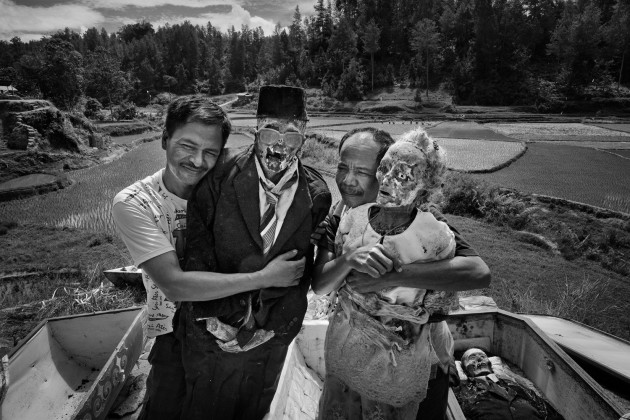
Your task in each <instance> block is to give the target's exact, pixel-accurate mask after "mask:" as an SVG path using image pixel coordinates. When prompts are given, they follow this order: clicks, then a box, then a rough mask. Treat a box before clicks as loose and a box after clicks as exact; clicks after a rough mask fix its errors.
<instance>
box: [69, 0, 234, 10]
mask: <svg viewBox="0 0 630 420" xmlns="http://www.w3.org/2000/svg"><path fill="white" fill-rule="evenodd" d="M80 3H81V4H84V5H86V6H89V7H94V8H101V9H123V8H125V7H127V6H135V7H158V6H185V7H196V8H201V7H206V6H215V5H220V4H226V3H227V4H230V3H234V1H233V0H80Z"/></svg>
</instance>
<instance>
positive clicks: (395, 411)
mask: <svg viewBox="0 0 630 420" xmlns="http://www.w3.org/2000/svg"><path fill="white" fill-rule="evenodd" d="M373 206H374V204H366V205H364V206H359V207H356V208H354V209H350V210H349V211H348V212H346V213H345V214H343V216H342V217H341V220H340V223H339V229H338V231H337V237H336V241H335V242H336V243H335V245H336V246H335V248H336V249H335V251H336V254H337V256H339V255H341V254H342V253H346V252H349V251H352V250H353V249H356V248H358V247H361V246H365V245H369V244H377V243H379V241H380V242H382V243H383V246H385V248H386V249H388V250H389V251H390V252H392V253H393V254H394V255H397V256H398V258H399V260H400V261H401V262H402V263H403V264H409V263H412V262H418V261H426V262H429V261H437V260H441V259H445V258H451V257H452V256H453V255H454V252H455V239H454V235H453V233H452V232H451V230H450V229H449V228H448V226H447V225H446V223H443V222H439V221H437V220H436V219H435V217H434V216H433V215H432V214H431V213H427V212H418V213H417V215H416V217H415V219H414V220H413V221H412V222H411V224H410V226H409V227H408V228H407V229H406V230H405V231H404V232H402V233H399V234H396V235H389V236H385V238H383V237H382V235H380V234H378V233H377V232H375V231H374V229H372V227H371V225H370V223H369V214H370V213H369V211H370V208H371V207H373ZM346 288H347V287H346ZM354 293H356V292H354ZM425 295H426V290H422V289H412V288H398V287H397V288H392V289H386V290H385V291H382V292H380V293H370V294H365V295H364V298H363V299H359V297H358V296H354V294H353V292H352V291H351V290H350V291H345V290H342V291H341V292H340V297H339V299H340V303H341V305H340V306H341V308H343V309H341V308H339V309H338V310H337V311H336V312H335V314H334V315H333V318H332V319H331V324H330V326H329V331H328V333H327V339H326V353H325V357H326V365H327V366H329V364H330V365H331V366H337V364H336V362H337V361H338V360H332V359H331V358H332V357H334V358H335V359H338V358H339V357H340V355H341V354H350V355H354V354H358V353H357V351H358V349H353V348H347V346H345V347H344V345H346V344H347V343H348V341H345V342H343V343H342V342H339V343H338V342H337V340H343V336H345V337H346V340H348V339H350V340H354V341H353V343H354V342H357V340H358V338H356V337H355V338H352V337H354V336H355V335H353V334H352V331H353V329H350V334H347V335H346V334H345V333H344V334H336V331H337V330H344V328H345V327H344V325H345V324H347V322H350V323H351V324H352V325H353V327H354V330H356V329H357V328H358V329H360V328H361V327H360V325H361V324H360V323H357V322H356V321H352V320H351V318H352V316H353V314H352V311H354V310H356V311H358V312H360V313H364V314H367V315H370V316H371V317H373V319H374V321H376V320H378V321H376V322H381V323H382V325H385V326H387V325H388V323H392V321H393V320H395V321H396V322H400V320H401V319H402V320H404V321H402V323H405V324H409V325H408V326H409V328H406V329H405V328H403V331H405V332H406V336H405V337H402V338H403V342H402V343H398V342H397V340H396V337H393V336H390V337H389V339H386V338H387V337H386V333H383V334H381V335H383V338H384V339H383V340H375V343H376V342H378V344H374V346H375V347H374V348H375V349H379V350H377V351H376V353H378V352H380V351H382V349H381V347H382V346H383V345H385V346H386V347H387V345H388V343H389V344H390V347H391V349H389V352H390V354H391V355H392V358H391V360H392V362H393V363H394V361H396V357H397V356H398V358H399V360H398V361H397V363H402V364H401V366H399V367H397V368H398V369H401V367H402V369H401V372H403V373H404V372H405V370H404V367H405V366H407V367H409V369H413V370H414V371H413V372H410V373H412V374H411V376H410V377H409V378H408V379H409V380H410V381H411V380H412V377H415V378H416V379H417V378H421V380H420V382H421V383H420V384H419V383H418V381H415V382H413V384H414V385H413V386H415V387H418V388H417V389H415V390H413V391H412V392H410V390H409V389H404V390H403V389H401V390H400V391H401V392H400V394H405V395H406V397H405V399H403V400H401V401H402V403H401V404H402V405H401V404H395V405H392V404H393V401H392V404H387V403H385V402H379V401H377V400H375V399H374V397H373V396H371V397H370V396H368V395H367V394H368V393H367V392H366V391H365V390H361V392H357V389H352V388H351V387H350V386H349V385H348V382H346V381H350V380H351V379H348V377H349V375H345V374H344V375H340V372H341V371H345V369H344V368H343V366H339V367H340V371H338V372H337V371H335V370H334V369H332V370H333V371H335V373H333V374H329V375H328V376H327V377H326V380H325V382H324V391H323V394H322V398H321V400H320V414H319V418H320V420H329V419H330V420H340V419H344V420H351V419H357V420H358V419H392V420H394V419H395V420H402V419H415V418H416V414H417V411H418V407H419V405H420V402H421V401H422V400H423V399H424V397H425V395H426V391H427V384H428V382H429V379H430V378H432V377H434V376H435V369H437V368H439V367H440V366H441V365H444V364H445V363H447V362H448V361H449V360H450V357H451V354H452V348H453V340H452V337H451V336H450V334H449V333H448V328H446V329H445V328H444V326H445V325H443V324H444V323H443V322H442V323H437V324H430V325H427V324H425V323H426V321H427V320H428V313H427V312H426V311H425V309H424V307H423V300H424V298H425ZM344 299H345V300H344ZM346 300H347V302H346ZM384 308H385V309H384ZM344 310H345V311H346V312H350V313H347V314H345V315H344ZM397 312H400V314H397ZM396 317H398V318H396ZM346 318H348V320H347V321H346ZM375 328H376V326H374V328H373V329H372V330H374V329H375ZM368 335H370V336H373V335H374V331H367V330H366V336H368ZM351 336H352V337H351ZM348 337H351V338H348ZM329 338H331V339H330V340H329ZM434 341H435V343H434ZM416 344H419V346H416V347H414V345H416ZM340 346H341V347H343V352H342V353H339V352H338V351H336V350H338V349H339V348H341V347H340ZM396 347H398V348H401V349H402V352H401V351H398V352H397V350H396ZM368 353H369V352H368ZM361 354H363V353H361ZM366 354H367V353H366ZM409 356H415V357H418V358H421V359H422V360H412V359H409ZM401 357H402V358H403V359H400V358H401ZM404 358H407V361H405V360H404ZM344 373H345V372H344ZM350 374H352V373H350ZM333 375H335V376H333ZM340 376H344V377H346V379H345V380H342V379H340ZM376 376H378V374H376ZM385 379H391V378H385ZM375 391H376V390H375ZM403 391H404V392H403ZM416 391H417V392H416ZM413 392H416V396H417V398H415V399H412V400H408V398H409V397H410V396H411V394H413ZM375 395H376V394H375ZM395 395H396V391H395V390H393V393H392V396H395ZM383 396H384V394H383ZM383 400H384V399H381V400H380V401H383ZM404 401H408V402H407V403H404Z"/></svg>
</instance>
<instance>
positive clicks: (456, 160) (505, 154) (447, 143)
mask: <svg viewBox="0 0 630 420" xmlns="http://www.w3.org/2000/svg"><path fill="white" fill-rule="evenodd" d="M437 142H438V144H439V145H440V146H442V147H444V149H445V150H446V166H447V167H448V168H449V169H454V170H456V171H464V172H489V171H494V170H496V169H498V168H499V167H503V166H505V165H507V164H508V163H510V162H512V161H513V160H515V159H517V158H518V157H519V156H520V155H521V154H523V153H524V152H525V144H524V143H515V142H507V141H485V140H466V139H437Z"/></svg>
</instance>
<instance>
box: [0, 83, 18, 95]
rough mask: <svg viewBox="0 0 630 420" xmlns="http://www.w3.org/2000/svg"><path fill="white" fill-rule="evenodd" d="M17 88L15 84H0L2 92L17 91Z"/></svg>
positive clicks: (0, 91) (0, 92)
mask: <svg viewBox="0 0 630 420" xmlns="http://www.w3.org/2000/svg"><path fill="white" fill-rule="evenodd" d="M17 91H18V90H17V89H16V88H14V87H13V85H0V94H3V93H17Z"/></svg>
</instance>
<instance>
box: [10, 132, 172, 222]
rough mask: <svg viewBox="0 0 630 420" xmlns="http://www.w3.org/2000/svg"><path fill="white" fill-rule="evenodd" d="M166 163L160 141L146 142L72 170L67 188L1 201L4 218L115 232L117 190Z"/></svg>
mask: <svg viewBox="0 0 630 420" xmlns="http://www.w3.org/2000/svg"><path fill="white" fill-rule="evenodd" d="M164 164H165V156H164V151H163V150H162V148H161V147H160V142H158V141H153V142H150V143H145V144H142V145H140V146H138V147H137V148H135V149H134V150H132V151H130V152H129V153H127V154H125V155H124V156H122V157H121V158H120V159H118V160H115V161H113V162H110V163H107V164H104V165H100V166H97V167H93V168H88V169H82V170H79V171H75V172H71V173H69V175H70V177H71V178H72V179H73V180H74V181H75V184H74V185H72V186H71V187H69V188H67V189H64V190H59V191H56V192H53V193H50V194H46V195H38V196H34V197H30V198H26V199H23V200H14V201H10V202H6V203H0V219H3V220H15V219H16V218H18V217H19V220H20V222H23V223H28V222H32V223H43V224H46V225H53V226H70V227H76V228H82V229H89V230H94V231H102V230H104V231H108V232H113V222H112V218H111V207H112V200H113V198H114V196H115V195H116V193H117V192H118V191H120V190H121V189H122V188H124V187H126V186H127V185H130V184H131V183H133V182H134V181H136V180H138V179H141V178H144V177H146V176H148V175H150V174H152V173H154V172H155V171H157V170H158V169H160V168H162V167H164Z"/></svg>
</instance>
